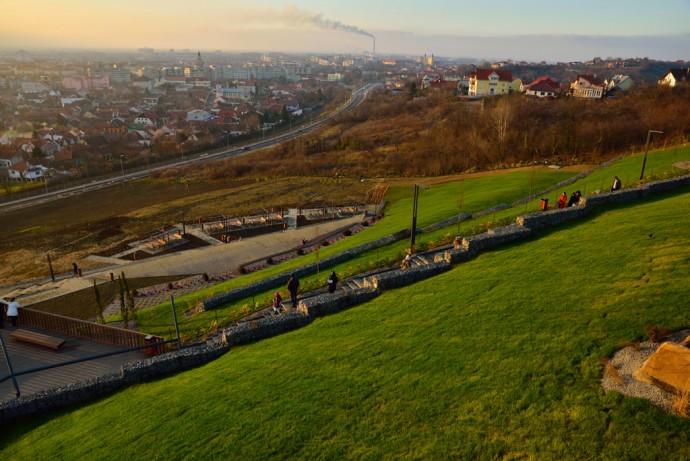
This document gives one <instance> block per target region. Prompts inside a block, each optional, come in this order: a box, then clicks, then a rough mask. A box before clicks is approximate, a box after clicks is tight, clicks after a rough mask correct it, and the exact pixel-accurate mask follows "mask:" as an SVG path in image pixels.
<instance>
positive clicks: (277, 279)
mask: <svg viewBox="0 0 690 461" xmlns="http://www.w3.org/2000/svg"><path fill="white" fill-rule="evenodd" d="M408 236H409V230H407V231H402V232H398V233H395V234H392V235H388V236H386V237H383V238H380V239H378V240H374V241H373V242H369V243H365V244H363V245H360V246H358V247H355V248H350V249H349V250H344V251H342V252H341V253H338V254H337V255H334V256H331V257H328V258H324V259H322V260H321V261H319V262H318V263H316V262H313V263H310V264H307V265H305V266H302V267H299V268H297V269H293V270H290V271H286V272H283V273H281V274H278V275H274V276H273V277H269V278H266V279H263V280H259V281H257V282H254V283H250V284H249V285H245V286H243V287H239V288H235V289H234V290H230V291H227V292H225V293H221V294H218V295H215V296H212V297H210V298H207V299H204V300H202V301H201V303H202V304H203V309H204V310H211V309H216V308H218V307H220V306H222V305H224V304H227V303H229V302H231V301H234V300H236V299H242V298H247V297H249V296H252V295H255V294H258V293H263V292H264V291H267V290H270V289H272V288H275V287H277V286H281V285H285V284H287V281H288V279H289V278H290V274H295V275H296V276H297V278H302V277H304V276H307V275H309V274H313V273H314V272H316V270H317V265H318V267H319V269H320V270H323V269H327V268H329V267H332V266H335V265H337V264H340V263H342V262H345V261H347V260H349V259H352V258H354V257H355V256H357V255H359V254H362V253H366V252H367V251H370V250H373V249H374V248H376V247H380V246H384V245H388V244H389V243H393V242H396V241H398V240H401V239H403V238H406V237H408Z"/></svg>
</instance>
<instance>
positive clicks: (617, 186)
mask: <svg viewBox="0 0 690 461" xmlns="http://www.w3.org/2000/svg"><path fill="white" fill-rule="evenodd" d="M620 188H621V180H620V179H618V176H614V177H613V185H612V186H611V192H613V191H614V190H620Z"/></svg>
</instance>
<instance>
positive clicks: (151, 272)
mask: <svg viewBox="0 0 690 461" xmlns="http://www.w3.org/2000/svg"><path fill="white" fill-rule="evenodd" d="M361 221H362V215H357V216H353V217H351V218H347V219H339V220H336V221H329V222H324V223H320V224H316V225H312V226H306V227H300V228H299V229H295V230H288V231H283V232H275V233H272V234H266V235H260V236H256V237H251V238H246V239H242V240H233V241H232V242H230V243H227V244H223V245H212V246H208V247H203V248H197V249H194V250H187V251H180V252H177V253H172V254H168V255H162V256H157V257H154V258H147V259H144V260H140V261H124V262H121V263H118V265H117V267H111V268H108V269H104V270H100V271H99V270H97V269H96V270H90V271H89V272H88V273H87V274H84V276H83V277H69V278H66V279H62V280H57V281H55V282H52V281H47V282H46V281H37V282H36V284H32V285H29V286H26V285H25V286H24V287H22V288H16V289H14V290H12V291H10V292H7V293H0V295H2V296H3V297H4V298H11V297H16V298H17V300H18V301H19V302H20V303H21V304H22V305H24V306H28V305H31V304H34V303H37V302H40V301H43V300H46V299H51V298H55V297H58V296H63V295H65V294H68V293H72V292H74V291H79V290H83V289H85V288H90V287H93V282H94V280H95V281H96V283H103V282H107V281H110V273H111V272H113V273H114V274H115V276H117V274H119V273H120V272H124V273H125V276H126V277H127V278H128V279H133V278H141V277H161V276H170V275H193V274H202V273H204V272H206V273H208V274H222V273H227V272H233V271H235V270H236V269H237V267H238V266H239V265H240V264H243V263H246V262H249V261H253V260H257V259H262V258H268V257H269V256H271V255H274V254H276V253H280V252H283V251H286V250H289V249H291V248H295V247H297V246H299V245H301V243H302V240H303V239H306V240H313V239H315V238H317V237H319V236H321V235H324V234H327V233H330V232H334V231H336V230H338V229H344V228H346V227H349V226H351V225H353V224H356V223H359V222H361Z"/></svg>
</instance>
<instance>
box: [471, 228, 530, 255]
mask: <svg viewBox="0 0 690 461" xmlns="http://www.w3.org/2000/svg"><path fill="white" fill-rule="evenodd" d="M531 232H532V231H531V230H530V229H526V228H525V227H524V226H523V227H521V226H518V225H517V224H510V225H508V226H503V227H496V228H494V229H489V230H488V231H487V232H485V233H482V234H479V235H473V236H471V237H466V238H464V239H462V247H463V248H464V249H465V251H466V252H467V253H469V254H475V253H476V252H478V251H483V250H486V249H488V248H493V247H495V246H498V245H503V244H505V243H508V242H512V241H513V240H517V239H521V238H525V237H527V236H529V235H530V234H531Z"/></svg>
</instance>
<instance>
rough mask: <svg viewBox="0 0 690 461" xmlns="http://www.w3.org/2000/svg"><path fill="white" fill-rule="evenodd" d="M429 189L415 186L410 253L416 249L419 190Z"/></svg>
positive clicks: (417, 184) (416, 184) (423, 186)
mask: <svg viewBox="0 0 690 461" xmlns="http://www.w3.org/2000/svg"><path fill="white" fill-rule="evenodd" d="M420 187H421V188H422V189H428V188H429V186H425V185H424V184H419V183H415V184H414V202H413V205H412V235H410V251H412V249H413V248H414V240H415V234H416V233H417V203H418V201H419V188H420Z"/></svg>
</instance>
